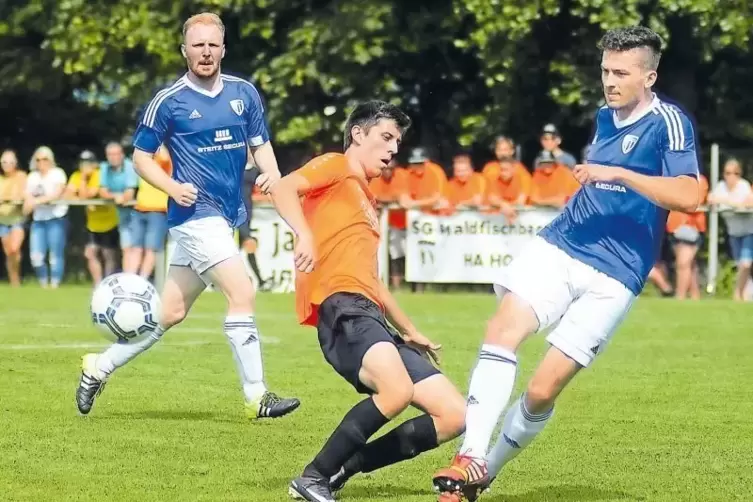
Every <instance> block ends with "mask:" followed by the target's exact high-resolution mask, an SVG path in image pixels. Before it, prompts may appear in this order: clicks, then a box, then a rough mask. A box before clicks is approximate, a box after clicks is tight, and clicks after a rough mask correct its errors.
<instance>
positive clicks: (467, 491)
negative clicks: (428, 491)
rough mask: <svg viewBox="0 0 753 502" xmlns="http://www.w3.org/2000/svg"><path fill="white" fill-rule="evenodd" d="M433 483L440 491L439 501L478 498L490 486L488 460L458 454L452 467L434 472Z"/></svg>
mask: <svg viewBox="0 0 753 502" xmlns="http://www.w3.org/2000/svg"><path fill="white" fill-rule="evenodd" d="M433 483H434V489H435V490H436V491H438V492H439V502H455V501H457V502H459V501H461V500H463V498H464V497H465V498H467V499H468V500H476V499H477V498H478V496H479V494H480V492H481V491H483V490H485V489H486V488H487V487H488V486H489V472H488V471H487V468H486V460H484V459H481V458H475V457H469V456H467V455H462V454H458V455H456V456H455V458H454V459H453V460H452V464H451V465H450V467H447V468H445V469H441V470H439V471H438V472H437V473H436V474H434V479H433Z"/></svg>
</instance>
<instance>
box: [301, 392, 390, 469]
mask: <svg viewBox="0 0 753 502" xmlns="http://www.w3.org/2000/svg"><path fill="white" fill-rule="evenodd" d="M389 421H390V419H389V418H387V417H385V416H384V415H382V412H381V411H379V408H377V407H376V405H375V404H374V400H373V399H372V398H368V399H364V400H363V401H361V402H360V403H358V404H357V405H355V406H354V407H353V408H351V410H350V411H349V412H348V413H347V414H346V415H345V417H344V418H343V420H342V422H340V425H338V426H337V429H335V432H333V433H332V435H331V436H330V437H329V439H328V440H327V443H326V444H325V445H324V447H323V448H322V449H321V451H320V452H319V453H318V454H317V455H316V457H315V458H314V460H313V461H312V462H311V463H310V464H309V465H308V466H307V467H306V470H305V471H304V473H306V471H309V472H310V471H311V469H312V468H313V469H314V470H315V471H316V473H318V474H320V475H322V476H324V477H325V478H326V479H329V478H330V477H332V476H333V475H334V474H335V473H337V471H339V470H340V467H342V465H343V464H344V463H345V461H346V460H348V459H349V458H350V457H352V456H353V454H354V453H355V452H357V451H358V450H360V449H361V448H363V446H364V445H365V444H366V441H368V439H369V438H370V437H371V436H372V435H374V433H375V432H376V431H378V430H379V429H380V428H381V427H382V426H383V425H384V424H386V423H387V422H389ZM316 473H312V474H316Z"/></svg>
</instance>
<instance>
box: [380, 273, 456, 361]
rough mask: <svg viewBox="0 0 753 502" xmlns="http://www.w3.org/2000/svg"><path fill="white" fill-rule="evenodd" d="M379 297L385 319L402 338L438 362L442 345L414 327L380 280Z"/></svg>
mask: <svg viewBox="0 0 753 502" xmlns="http://www.w3.org/2000/svg"><path fill="white" fill-rule="evenodd" d="M379 299H380V300H381V301H382V305H384V313H385V316H386V317H387V320H388V321H389V322H390V324H392V325H393V326H394V327H395V328H397V330H398V332H399V333H400V336H401V337H402V338H403V340H405V342H406V343H408V344H409V345H411V346H413V347H415V348H417V349H418V350H420V351H422V352H425V353H426V354H428V356H429V357H430V358H431V359H432V360H433V361H434V363H435V364H439V362H440V360H439V350H440V349H441V348H442V346H441V345H439V344H436V343H434V342H432V341H431V340H429V339H428V338H426V337H425V336H424V335H422V334H421V333H420V332H419V331H418V329H416V326H415V325H414V324H413V322H411V320H410V318H409V317H408V315H407V314H406V313H405V312H403V309H401V308H400V305H398V303H397V300H395V297H394V296H392V293H390V290H389V289H388V288H387V286H386V285H385V284H384V283H381V282H380V284H379Z"/></svg>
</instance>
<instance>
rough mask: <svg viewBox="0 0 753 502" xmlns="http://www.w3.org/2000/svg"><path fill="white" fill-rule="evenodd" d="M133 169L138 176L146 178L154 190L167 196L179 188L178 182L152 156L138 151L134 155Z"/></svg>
mask: <svg viewBox="0 0 753 502" xmlns="http://www.w3.org/2000/svg"><path fill="white" fill-rule="evenodd" d="M133 167H134V169H135V170H136V174H138V175H139V176H141V177H142V178H144V180H146V182H147V183H149V184H150V185H152V186H153V187H154V188H157V189H159V190H162V191H163V192H165V193H166V194H170V193H173V192H175V190H176V189H177V188H179V184H178V182H177V181H175V180H174V179H172V178H171V177H170V176H169V175H168V174H167V173H166V172H165V171H164V170H163V169H162V167H161V166H160V165H159V164H158V163H157V161H156V160H154V158H153V157H152V155H150V154H148V153H146V152H143V151H141V150H136V151H135V152H134V153H133Z"/></svg>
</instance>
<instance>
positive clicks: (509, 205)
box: [486, 159, 531, 221]
mask: <svg viewBox="0 0 753 502" xmlns="http://www.w3.org/2000/svg"><path fill="white" fill-rule="evenodd" d="M530 195H531V175H530V173H529V172H528V170H527V169H523V170H521V169H519V168H518V167H517V166H516V165H515V161H513V160H512V159H502V160H500V161H499V172H498V174H497V176H496V177H494V178H491V179H490V178H487V183H486V205H487V206H489V207H490V208H491V210H492V211H494V212H496V211H501V212H502V214H504V215H505V217H506V218H507V219H508V220H510V221H515V218H516V217H517V212H516V210H515V206H523V205H525V204H526V203H528V198H529V197H530Z"/></svg>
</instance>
